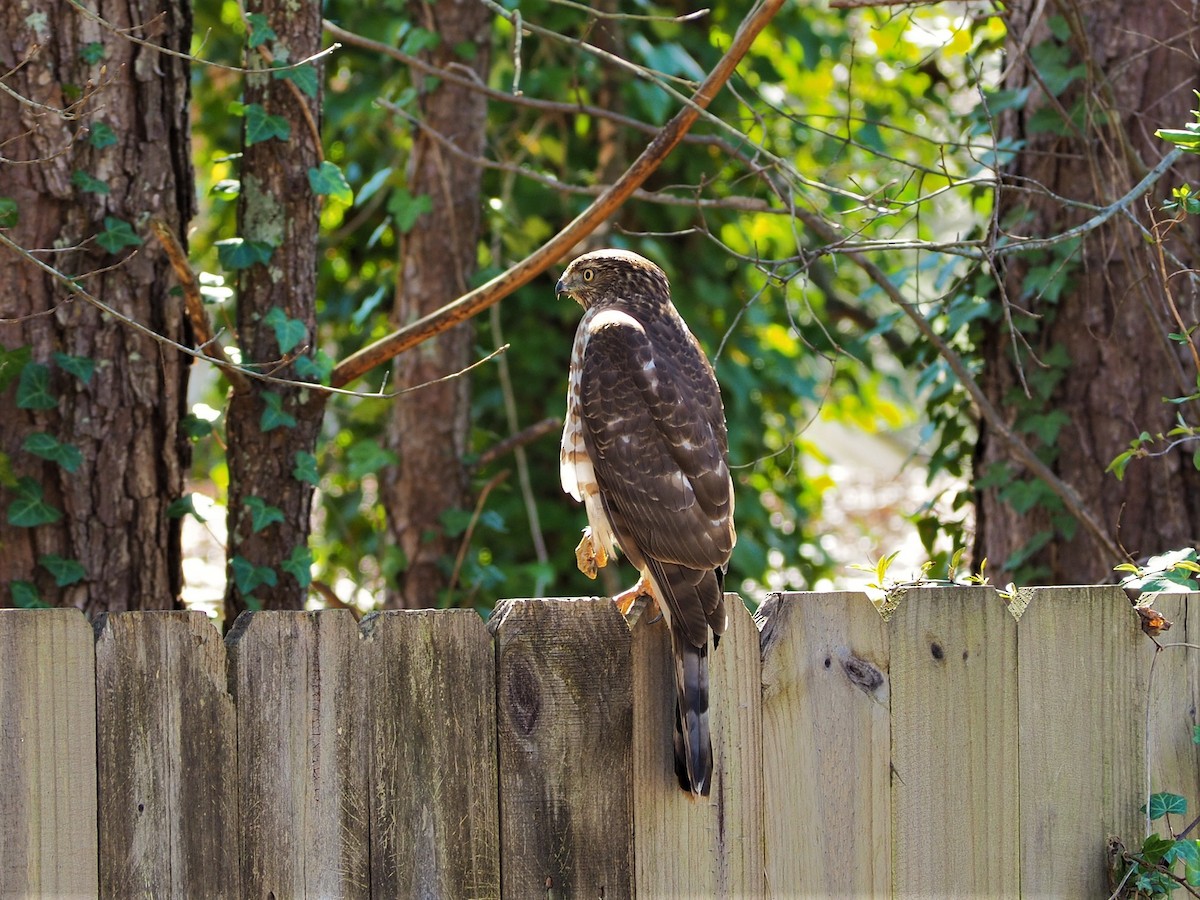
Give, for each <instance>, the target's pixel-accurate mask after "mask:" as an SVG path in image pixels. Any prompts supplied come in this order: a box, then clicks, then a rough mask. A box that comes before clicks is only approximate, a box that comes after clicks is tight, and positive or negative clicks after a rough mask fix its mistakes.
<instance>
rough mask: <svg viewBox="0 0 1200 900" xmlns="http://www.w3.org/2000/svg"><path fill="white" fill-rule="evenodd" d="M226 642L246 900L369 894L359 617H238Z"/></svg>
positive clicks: (336, 613)
mask: <svg viewBox="0 0 1200 900" xmlns="http://www.w3.org/2000/svg"><path fill="white" fill-rule="evenodd" d="M226 642H227V645H228V647H229V656H230V666H231V676H230V685H231V687H232V689H233V692H234V698H235V700H236V702H237V728H238V766H237V772H238V783H239V786H240V790H241V796H242V810H241V841H242V883H243V890H244V895H245V896H248V897H271V896H273V897H276V898H284V897H306V896H308V897H344V898H353V897H367V896H369V894H370V885H369V877H368V873H369V866H370V861H369V856H368V852H369V846H368V844H369V832H368V824H367V741H366V740H365V739H364V735H365V732H366V715H365V707H366V700H365V696H366V695H365V693H364V692H363V685H362V682H361V671H360V659H361V654H360V652H359V649H360V648H359V632H358V627H357V623H356V622H355V621H354V617H353V616H352V615H351V614H350V612H349V611H348V610H343V609H337V610H326V611H323V612H283V611H270V612H256V613H243V614H242V615H241V616H239V617H238V620H237V623H236V624H235V625H234V628H233V630H232V631H231V632H230V633H229V636H228V637H227V639H226Z"/></svg>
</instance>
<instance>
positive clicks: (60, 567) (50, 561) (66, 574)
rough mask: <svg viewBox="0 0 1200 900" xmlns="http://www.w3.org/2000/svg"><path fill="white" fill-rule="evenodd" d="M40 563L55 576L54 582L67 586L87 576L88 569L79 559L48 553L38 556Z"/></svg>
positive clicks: (60, 585)
mask: <svg viewBox="0 0 1200 900" xmlns="http://www.w3.org/2000/svg"><path fill="white" fill-rule="evenodd" d="M38 565H40V566H41V567H42V568H43V569H45V570H46V571H47V572H49V573H50V574H51V575H53V576H54V583H55V584H57V585H58V586H59V587H66V586H67V585H68V584H74V583H75V582H77V581H82V580H83V579H84V578H86V577H87V569H85V568H84V567H83V564H82V563H80V562H79V561H78V560H74V559H66V558H65V557H62V556H55V555H53V554H46V555H45V556H39V557H38Z"/></svg>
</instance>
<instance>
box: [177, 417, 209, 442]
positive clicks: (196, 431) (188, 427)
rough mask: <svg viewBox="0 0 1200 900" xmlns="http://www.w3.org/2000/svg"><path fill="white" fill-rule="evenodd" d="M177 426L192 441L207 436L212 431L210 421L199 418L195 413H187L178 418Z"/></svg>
mask: <svg viewBox="0 0 1200 900" xmlns="http://www.w3.org/2000/svg"><path fill="white" fill-rule="evenodd" d="M179 427H180V428H181V429H183V433H184V434H186V435H187V436H188V437H189V438H190V439H191V440H193V441H198V440H200V438H204V437H208V436H209V435H210V434H212V431H213V425H212V422H210V421H208V420H207V419H202V418H200V417H199V416H198V415H196V414H195V413H188V414H187V415H186V416H184V417H183V418H182V419H180V420H179Z"/></svg>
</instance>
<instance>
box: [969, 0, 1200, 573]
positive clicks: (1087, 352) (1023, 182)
mask: <svg viewBox="0 0 1200 900" xmlns="http://www.w3.org/2000/svg"><path fill="white" fill-rule="evenodd" d="M1034 7H1035V4H1033V3H1022V4H1015V5H1014V6H1013V7H1012V20H1011V21H1010V23H1009V43H1010V48H1011V52H1012V56H1011V57H1010V65H1012V66H1013V71H1012V74H1011V76H1010V79H1009V81H1008V83H1006V84H1005V85H1004V87H1006V88H1014V89H1019V88H1028V89H1029V90H1030V96H1029V100H1028V102H1027V103H1026V104H1025V105H1024V107H1023V108H1021V109H1018V110H1016V111H1014V112H1012V113H1008V114H1006V116H1005V118H1004V119H1003V120H1002V133H1003V134H1004V135H1005V136H1007V137H1009V138H1012V139H1016V140H1021V141H1023V142H1024V143H1023V145H1022V149H1021V151H1020V153H1019V154H1018V155H1017V157H1016V160H1015V163H1014V164H1013V165H1012V166H1011V167H1010V168H1009V170H1008V171H1007V172H1006V173H1005V178H1004V189H1003V191H1002V193H1001V199H1000V211H999V212H1000V214H999V217H998V220H999V222H1000V223H1001V227H1002V228H1003V230H1004V233H1005V234H1006V235H1017V236H1038V237H1046V236H1053V235H1058V234H1061V233H1063V232H1064V231H1066V230H1067V229H1069V228H1071V227H1072V226H1075V225H1078V224H1080V223H1082V222H1084V221H1086V220H1087V219H1088V218H1090V217H1091V216H1092V215H1094V213H1095V209H1094V207H1093V208H1073V207H1071V206H1069V205H1067V204H1065V203H1064V202H1063V200H1062V199H1061V198H1071V199H1076V200H1079V201H1083V202H1086V203H1095V204H1099V205H1105V204H1109V203H1112V202H1114V201H1115V200H1117V199H1119V198H1120V197H1121V196H1123V195H1124V194H1125V193H1126V192H1128V191H1129V190H1130V189H1131V188H1132V187H1133V186H1134V185H1136V184H1137V183H1138V182H1139V181H1140V180H1141V179H1142V177H1143V176H1144V175H1145V174H1146V173H1147V172H1148V171H1149V170H1150V168H1152V167H1153V166H1154V165H1155V164H1156V163H1157V162H1158V161H1159V160H1160V159H1162V157H1163V156H1164V155H1166V153H1167V152H1168V151H1169V150H1170V149H1171V148H1170V145H1168V144H1166V143H1165V142H1164V141H1161V140H1158V139H1156V138H1155V137H1154V131H1155V129H1156V128H1161V127H1175V128H1178V127H1182V125H1183V124H1184V123H1185V122H1189V121H1191V119H1192V116H1191V114H1190V113H1189V109H1190V107H1191V106H1192V105H1193V101H1194V97H1193V95H1192V90H1191V89H1192V87H1193V86H1194V85H1195V83H1196V79H1197V76H1198V75H1200V64H1198V63H1197V60H1196V57H1195V55H1194V52H1193V50H1192V48H1191V44H1190V43H1189V40H1190V38H1189V35H1190V34H1191V32H1192V31H1193V30H1194V28H1195V27H1196V25H1197V19H1196V15H1195V12H1194V10H1192V8H1191V7H1186V6H1184V5H1180V4H1174V3H1149V4H1138V3H1128V2H1126V0H1097V2H1090V3H1087V4H1085V6H1084V7H1083V9H1080V7H1079V6H1078V5H1076V4H1068V3H1062V2H1055V0H1052V2H1051V3H1050V5H1049V8H1047V9H1046V10H1045V11H1044V15H1043V16H1042V17H1041V18H1040V19H1039V20H1037V21H1031V19H1030V16H1031V14H1032V13H1033V10H1034ZM1038 9H1039V11H1040V7H1039V8H1038ZM1052 16H1061V17H1062V19H1061V20H1059V21H1065V27H1064V29H1062V30H1059V32H1058V33H1059V35H1060V36H1061V35H1063V34H1064V33H1067V32H1069V33H1068V34H1066V37H1065V39H1063V40H1060V39H1059V38H1056V37H1055V36H1053V35H1052V34H1051V32H1050V28H1049V26H1048V24H1047V23H1048V22H1050V21H1052V20H1051V17H1052ZM1031 28H1032V30H1030V29H1031ZM1022 45H1027V46H1028V48H1029V52H1028V55H1025V56H1022V55H1020V48H1021V47H1022ZM1031 58H1032V59H1033V60H1036V61H1037V62H1038V71H1039V73H1040V74H1039V75H1038V76H1037V77H1035V73H1034V72H1033V71H1032V69H1031V63H1030V59H1031ZM1074 66H1080V68H1079V69H1078V70H1077V71H1076V72H1074V74H1075V76H1076V77H1075V78H1074V79H1073V80H1071V75H1072V74H1073V72H1072V67H1074ZM1064 82H1069V84H1068V85H1067V86H1066V87H1065V89H1062V90H1061V91H1060V93H1059V94H1058V96H1057V97H1048V96H1047V94H1046V90H1047V89H1051V90H1059V89H1060V88H1061V87H1062V85H1063V83H1064ZM1063 112H1065V113H1066V114H1067V115H1069V116H1071V117H1072V121H1070V122H1068V121H1067V120H1066V119H1065V118H1064V116H1063V114H1062V113H1063ZM1189 168H1190V167H1189ZM1189 175H1190V180H1191V181H1192V182H1193V183H1194V182H1195V180H1196V172H1195V171H1190V172H1188V173H1186V174H1185V173H1184V171H1182V168H1177V169H1176V171H1175V172H1172V173H1169V174H1168V175H1167V176H1166V178H1165V179H1164V180H1163V181H1162V182H1160V184H1159V185H1158V186H1156V187H1155V188H1154V189H1153V190H1152V191H1151V193H1150V194H1149V195H1148V197H1147V198H1146V200H1139V201H1138V202H1136V203H1134V204H1133V205H1132V206H1131V207H1130V209H1129V211H1130V213H1132V214H1133V215H1134V216H1136V217H1137V219H1138V221H1139V222H1141V223H1142V224H1143V225H1144V226H1146V227H1147V228H1149V227H1150V225H1151V222H1152V220H1153V219H1154V218H1157V219H1160V220H1165V219H1167V218H1169V214H1166V213H1163V212H1162V211H1161V210H1160V207H1161V204H1162V201H1163V200H1164V199H1168V198H1169V197H1170V188H1171V186H1173V185H1178V184H1181V183H1183V182H1184V181H1187V180H1189V178H1188V177H1187V176H1189ZM1039 185H1040V186H1043V187H1044V188H1045V190H1042V189H1041V188H1040V187H1038V186H1039ZM1148 207H1149V208H1148ZM1167 249H1168V250H1169V251H1173V252H1175V253H1176V254H1177V258H1178V259H1181V260H1183V261H1184V264H1185V265H1190V264H1192V261H1194V260H1195V259H1196V258H1197V253H1196V250H1197V242H1196V240H1195V234H1194V232H1193V231H1192V229H1191V226H1190V225H1188V224H1185V225H1183V226H1180V227H1179V228H1177V229H1176V230H1175V231H1174V232H1173V233H1172V235H1171V237H1170V239H1169V241H1168V246H1167ZM1168 259H1169V257H1168ZM1177 268H1179V267H1178V266H1171V265H1170V263H1168V269H1167V271H1166V272H1163V271H1161V270H1160V269H1159V266H1158V263H1157V255H1156V248H1155V246H1154V244H1153V243H1151V242H1148V241H1146V240H1145V238H1144V237H1143V235H1142V234H1141V233H1140V231H1139V230H1138V228H1136V227H1135V226H1134V225H1133V224H1132V223H1131V222H1130V221H1129V220H1128V219H1126V218H1124V217H1123V216H1122V215H1119V214H1118V215H1116V216H1114V217H1113V218H1112V219H1111V220H1110V221H1109V222H1108V223H1107V224H1106V225H1105V226H1104V227H1102V228H1100V229H1097V230H1095V231H1092V232H1090V233H1089V234H1088V235H1087V236H1086V237H1085V238H1084V239H1083V241H1082V243H1081V244H1079V245H1078V246H1076V245H1075V244H1060V245H1057V247H1055V248H1052V249H1051V250H1050V251H1045V252H1041V253H1037V254H1026V255H1022V256H1019V257H1016V258H1012V259H1011V261H1010V262H1009V264H1008V266H1007V268H1006V270H1005V272H1004V273H1003V275H1004V278H1003V286H1004V293H1003V295H1002V296H998V297H997V298H995V301H994V302H995V307H996V309H997V310H998V311H999V310H1002V309H1003V308H1004V307H1003V304H1005V303H1008V304H1010V306H1009V307H1008V310H1007V313H1003V314H1002V313H1000V312H998V313H997V315H996V316H995V317H994V318H993V320H992V322H991V324H990V326H989V327H988V330H987V333H986V336H985V339H984V341H983V345H982V351H983V361H984V365H983V375H982V385H983V387H984V390H985V391H986V392H987V394H988V396H989V397H990V398H991V399H992V400H993V402H995V403H997V404H998V405H999V406H1000V407H1001V408H1002V409H1003V410H1004V412H1005V414H1006V415H1007V417H1008V421H1009V422H1010V424H1012V425H1013V426H1014V428H1015V430H1017V431H1018V432H1020V433H1021V434H1022V436H1023V437H1024V438H1025V439H1026V440H1028V441H1029V442H1030V443H1031V444H1032V445H1033V446H1034V448H1035V449H1036V450H1037V451H1038V453H1039V454H1040V455H1041V456H1042V458H1043V459H1045V460H1046V461H1047V462H1049V463H1050V464H1051V467H1052V468H1053V470H1054V471H1055V473H1056V474H1057V475H1058V477H1059V478H1061V479H1062V480H1063V481H1064V482H1066V483H1067V484H1068V485H1070V486H1071V487H1073V488H1074V490H1075V491H1076V492H1077V493H1078V494H1079V495H1080V496H1081V497H1082V498H1083V501H1084V503H1085V504H1086V505H1087V506H1088V507H1089V508H1090V509H1091V510H1092V512H1093V514H1094V515H1095V516H1096V517H1097V518H1098V520H1099V522H1100V524H1101V525H1102V526H1103V528H1105V529H1106V530H1107V531H1108V532H1109V534H1110V535H1111V536H1112V537H1113V538H1114V539H1115V540H1116V541H1117V542H1118V543H1119V545H1120V546H1121V548H1122V549H1123V550H1124V551H1126V552H1128V554H1129V555H1130V556H1132V557H1133V558H1134V559H1137V558H1140V557H1143V556H1146V555H1150V554H1155V553H1159V552H1162V551H1166V550H1171V549H1175V548H1179V547H1184V546H1189V545H1191V546H1194V545H1195V544H1196V541H1197V537H1198V536H1200V474H1198V473H1197V471H1196V469H1195V467H1194V466H1193V465H1192V460H1191V452H1190V450H1188V451H1185V452H1179V451H1176V452H1172V453H1168V454H1166V455H1163V456H1159V457H1157V458H1147V459H1135V460H1133V461H1132V462H1131V464H1130V465H1129V467H1128V469H1127V472H1126V475H1125V479H1124V481H1123V482H1121V481H1118V480H1117V479H1116V477H1115V476H1114V475H1112V474H1107V473H1106V472H1105V469H1106V468H1107V467H1108V465H1109V464H1110V462H1111V461H1112V460H1113V459H1114V457H1116V456H1117V455H1118V454H1119V453H1121V452H1122V451H1123V450H1125V449H1126V448H1127V447H1128V446H1129V442H1130V441H1131V440H1132V439H1134V438H1135V437H1136V436H1137V435H1138V434H1139V433H1140V432H1142V431H1148V432H1150V433H1152V434H1153V433H1156V432H1166V431H1167V430H1169V429H1170V428H1171V427H1172V423H1173V420H1174V417H1175V415H1176V413H1177V412H1179V411H1180V410H1181V408H1180V407H1178V406H1175V405H1172V404H1168V403H1164V402H1163V398H1164V397H1180V396H1183V395H1187V394H1190V393H1193V392H1194V391H1195V385H1196V374H1197V373H1196V371H1195V366H1194V365H1193V363H1192V361H1191V359H1192V358H1191V355H1190V354H1189V353H1187V352H1185V351H1183V350H1182V349H1181V347H1180V345H1179V344H1178V343H1175V342H1172V341H1170V340H1169V339H1168V338H1167V335H1168V334H1169V333H1171V332H1179V331H1181V329H1180V327H1179V326H1178V324H1177V323H1176V321H1175V317H1174V315H1173V313H1172V311H1171V300H1170V299H1169V297H1168V293H1167V288H1168V287H1169V289H1170V291H1171V293H1172V294H1173V297H1174V303H1175V304H1177V306H1178V309H1179V312H1180V314H1181V315H1182V317H1183V319H1184V321H1185V322H1186V323H1187V326H1188V327H1191V326H1193V325H1195V323H1196V322H1197V320H1198V315H1197V313H1198V310H1197V303H1196V296H1195V291H1194V289H1193V288H1192V286H1191V285H1190V284H1189V283H1188V281H1187V280H1186V279H1185V278H1174V279H1173V280H1171V281H1169V282H1168V281H1167V276H1168V275H1171V274H1173V273H1174V271H1175V269H1177ZM1010 319H1011V326H1010ZM1014 327H1015V329H1016V331H1015V332H1014ZM1182 410H1183V411H1184V412H1185V415H1189V416H1190V417H1191V418H1192V419H1193V420H1194V418H1195V416H1194V412H1192V411H1190V410H1189V407H1188V406H1184V407H1182ZM976 462H977V465H976V479H977V480H978V479H980V478H983V479H985V480H984V484H985V485H990V486H987V487H985V488H984V489H982V490H980V491H979V496H978V504H977V510H978V530H977V545H976V552H977V553H978V554H979V555H980V556H981V557H987V558H988V559H989V570H990V571H991V570H995V571H996V577H997V580H1001V579H1003V580H1001V583H1004V580H1008V579H1015V580H1016V581H1017V582H1018V583H1090V582H1099V581H1107V580H1111V579H1112V577H1113V566H1114V565H1116V564H1117V563H1119V562H1121V561H1122V560H1120V559H1112V558H1110V554H1107V553H1105V552H1103V551H1102V550H1101V549H1100V548H1099V547H1098V546H1097V543H1096V542H1095V541H1094V540H1093V539H1092V537H1091V536H1090V535H1089V534H1088V533H1087V531H1085V529H1083V528H1082V527H1076V523H1075V521H1074V519H1073V518H1072V517H1071V516H1070V515H1069V514H1068V513H1067V512H1066V511H1064V510H1063V509H1062V507H1061V504H1059V503H1058V502H1057V501H1056V500H1055V498H1053V497H1051V496H1050V494H1049V492H1048V491H1046V490H1044V488H1043V487H1041V486H1038V485H1035V484H1034V483H1033V482H1032V480H1031V478H1030V476H1028V475H1026V474H1025V473H1023V471H1022V469H1021V468H1020V465H1019V464H1018V463H1016V462H1014V461H1013V458H1012V455H1011V453H1010V451H1009V448H1008V447H1007V446H1006V444H1005V442H1004V441H1003V440H1002V439H1001V438H1000V437H999V436H997V435H995V434H994V433H993V432H991V431H989V430H988V429H987V428H986V427H982V428H981V434H980V440H979V444H978V448H977V454H976Z"/></svg>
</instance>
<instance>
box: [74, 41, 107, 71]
mask: <svg viewBox="0 0 1200 900" xmlns="http://www.w3.org/2000/svg"><path fill="white" fill-rule="evenodd" d="M79 58H80V59H81V60H83V61H84V62H85V63H87V64H88V65H89V66H94V65H96V64H97V63H99V62H101V61H102V60H103V59H104V45H103V44H102V43H100V42H99V41H89V42H88V43H86V44H84V45H83V46H82V47H80V48H79Z"/></svg>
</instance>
